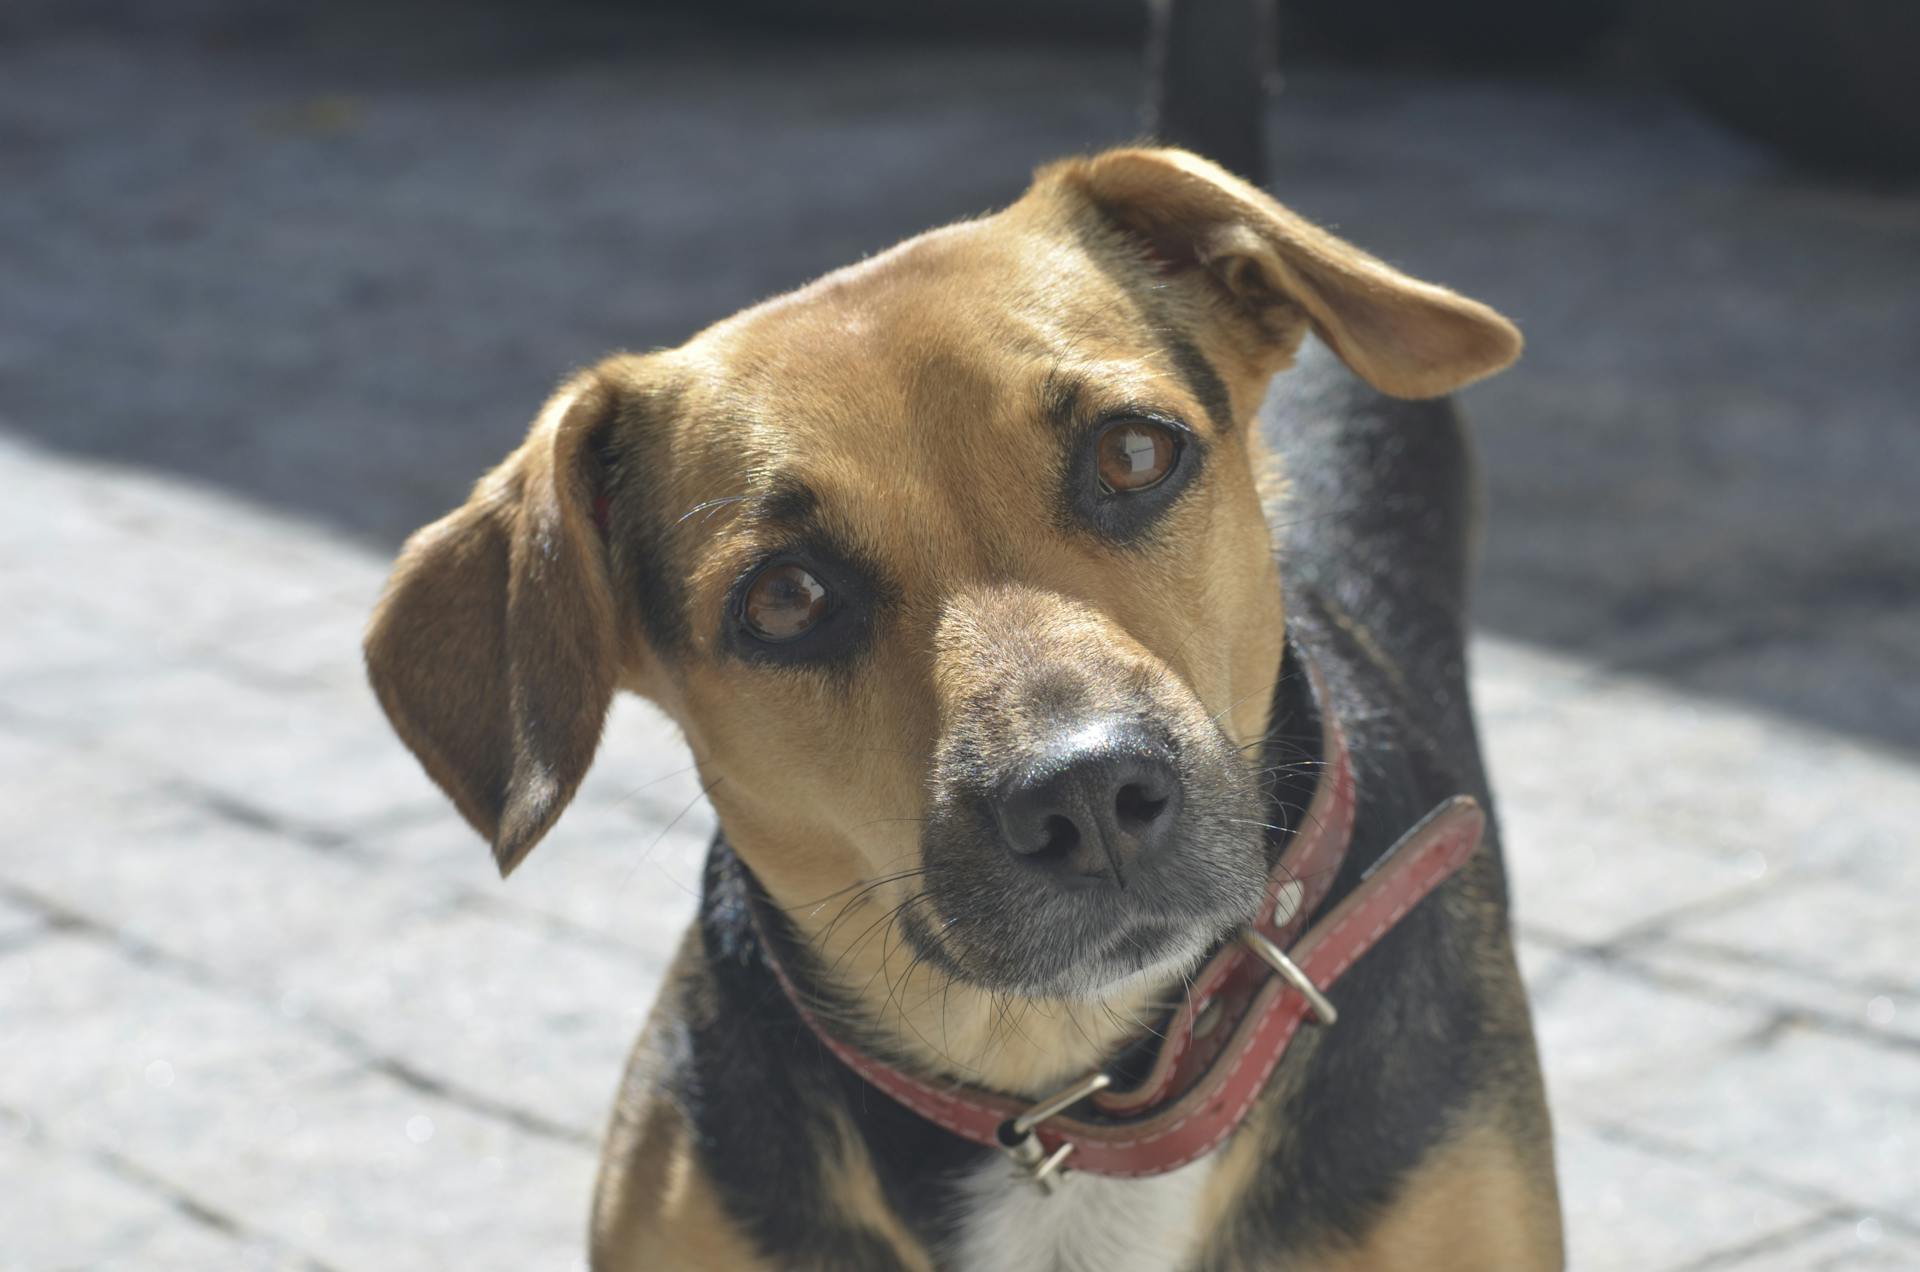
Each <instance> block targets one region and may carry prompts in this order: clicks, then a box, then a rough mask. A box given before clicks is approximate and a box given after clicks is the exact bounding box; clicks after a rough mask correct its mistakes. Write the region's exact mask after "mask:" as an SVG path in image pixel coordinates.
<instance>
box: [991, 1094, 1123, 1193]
mask: <svg viewBox="0 0 1920 1272" xmlns="http://www.w3.org/2000/svg"><path fill="white" fill-rule="evenodd" d="M1112 1085H1113V1079H1112V1078H1111V1077H1110V1076H1108V1075H1107V1074H1104V1073H1089V1074H1088V1075H1087V1076H1086V1077H1084V1078H1081V1079H1080V1080H1079V1081H1078V1082H1075V1083H1074V1084H1073V1085H1072V1086H1068V1087H1062V1088H1061V1089H1060V1090H1058V1091H1055V1092H1054V1093H1053V1094H1052V1095H1050V1096H1048V1097H1047V1098H1046V1099H1044V1100H1041V1101H1040V1102H1039V1103H1038V1104H1035V1105H1033V1106H1032V1107H1031V1108H1029V1109H1028V1110H1027V1111H1026V1112H1024V1113H1021V1114H1019V1115H1018V1116H1016V1117H1011V1118H1008V1119H1007V1120H1006V1121H1005V1122H1004V1123H1002V1124H1001V1127H1000V1145H1001V1147H1002V1148H1003V1149H1004V1150H1005V1152H1006V1154H1007V1156H1008V1157H1010V1158H1012V1159H1013V1161H1014V1164H1015V1165H1017V1166H1019V1167H1020V1168H1021V1169H1023V1170H1025V1171H1026V1172H1027V1174H1028V1176H1029V1177H1030V1178H1031V1179H1032V1180H1033V1182H1034V1183H1036V1184H1038V1185H1039V1186H1040V1191H1041V1192H1044V1193H1049V1194H1051V1193H1052V1192H1053V1191H1054V1189H1056V1188H1058V1187H1059V1186H1060V1181H1061V1179H1063V1178H1065V1176H1066V1174H1067V1170H1066V1167H1064V1166H1062V1165H1061V1163H1062V1162H1064V1161H1066V1160H1067V1154H1069V1153H1071V1152H1072V1151H1073V1141H1071V1140H1067V1141H1065V1142H1063V1143H1062V1144H1061V1145H1060V1146H1059V1147H1058V1148H1056V1149H1054V1150H1053V1152H1051V1153H1049V1152H1047V1151H1046V1149H1045V1148H1044V1147H1043V1146H1042V1145H1041V1143H1040V1141H1039V1139H1038V1138H1037V1137H1036V1136H1035V1135H1034V1133H1033V1128H1034V1127H1036V1126H1038V1125H1040V1123H1042V1122H1044V1121H1046V1120H1047V1119H1048V1118H1050V1117H1055V1116H1057V1115H1059V1114H1060V1113H1062V1112H1064V1111H1065V1110H1066V1109H1068V1108H1071V1107H1072V1106H1073V1105H1075V1104H1078V1103H1079V1102H1080V1101H1082V1100H1084V1099H1086V1098H1087V1097H1088V1096H1090V1095H1092V1094H1093V1093H1094V1092H1096V1091H1104V1090H1106V1089H1107V1088H1108V1087H1110V1086H1112Z"/></svg>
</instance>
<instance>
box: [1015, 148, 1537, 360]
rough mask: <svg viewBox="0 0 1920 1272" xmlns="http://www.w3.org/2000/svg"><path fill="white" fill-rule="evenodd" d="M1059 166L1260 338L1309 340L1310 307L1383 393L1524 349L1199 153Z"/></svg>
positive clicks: (1340, 349) (1462, 300) (1324, 333)
mask: <svg viewBox="0 0 1920 1272" xmlns="http://www.w3.org/2000/svg"><path fill="white" fill-rule="evenodd" d="M1053 171H1054V173H1057V174H1058V176H1059V177H1060V178H1061V179H1063V180H1065V181H1067V182H1069V183H1071V184H1074V185H1077V186H1078V187H1079V188H1080V189H1081V191H1082V192H1083V193H1084V194H1085V196H1086V197H1088V198H1089V199H1091V201H1092V202H1093V203H1094V204H1095V205H1096V206H1097V207H1098V208H1099V209H1100V210H1101V211H1102V212H1103V213H1104V214H1105V215H1106V216H1107V217H1108V218H1109V219H1110V220H1112V221H1113V222H1114V223H1116V224H1117V225H1119V226H1120V227H1121V228H1122V229H1124V230H1126V231H1128V232H1130V233H1131V234H1133V235H1136V236H1138V238H1139V239H1140V240H1142V241H1143V243H1144V246H1145V247H1146V249H1147V251H1148V253H1149V254H1150V255H1151V257H1152V258H1153V259H1154V262H1155V264H1156V265H1157V266H1159V267H1160V268H1163V269H1169V270H1179V269H1183V268H1194V269H1199V270H1204V271H1206V273H1207V274H1208V275H1210V276H1211V278H1212V281H1213V283H1214V285H1215V287H1216V289H1217V290H1218V291H1219V292H1220V293H1222V294H1223V298H1224V300H1225V301H1226V303H1227V304H1228V305H1230V306H1231V307H1232V310H1233V311H1235V312H1236V313H1237V314H1238V315H1240V316H1241V317H1243V318H1244V319H1246V320H1247V321H1249V322H1251V323H1252V324H1253V329H1254V331H1255V334H1256V337H1267V338H1271V339H1274V340H1279V339H1283V338H1288V337H1289V335H1290V338H1291V339H1293V340H1297V339H1298V334H1299V330H1300V316H1301V315H1302V314H1304V316H1305V318H1306V319H1307V321H1309V322H1310V323H1311V324H1312V326H1313V329H1314V331H1315V332H1317V333H1318V334H1319V336H1320V338H1321V339H1322V340H1324V341H1325V342H1326V343H1327V344H1328V345H1329V346H1330V347H1331V348H1332V349H1333V351H1334V352H1335V353H1337V354H1338V355H1339V356H1340V359H1341V360H1342V361H1343V362H1345V363H1346V364H1347V366H1349V367H1350V368H1352V369H1353V371H1354V372H1355V374H1357V375H1359V376H1360V377H1361V378H1362V379H1364V380H1365V381H1367V383H1369V384H1371V385H1373V387H1375V388H1376V389H1379V390H1380V391H1381V392H1382V393H1387V394H1391V395H1392V396H1394V397H1406V398H1421V397H1436V396H1438V395H1440V394H1442V393H1449V392H1452V391H1453V390H1454V389H1457V388H1459V387H1461V386H1462V385H1465V384H1470V383H1472V382H1473V381H1475V380H1478V379H1480V378H1481V377H1483V376H1488V375H1492V374H1493V373H1494V372H1496V371H1499V370H1501V369H1502V368H1504V367H1506V366H1507V365H1508V364H1510V363H1511V362H1513V360H1514V359H1515V358H1517V357H1519V356H1520V345H1521V339H1520V333H1519V331H1518V330H1516V329H1515V328H1514V326H1513V324H1512V323H1510V322H1508V321H1507V320H1506V319H1505V318H1503V317H1501V316H1500V315H1499V314H1497V313H1495V312H1494V311H1493V310H1492V309H1489V308H1488V307H1487V306H1485V305H1482V304H1480V303H1479V302H1477V301H1473V300H1468V299H1467V298H1466V297H1464V296H1460V295H1456V294H1455V293H1453V292H1450V291H1448V290H1447V289H1446V288H1444V287H1436V286H1434V285H1433V284H1431V283H1423V282H1420V281H1419V280H1417V279H1413V278H1409V277H1407V276H1406V275H1405V274H1402V273H1400V272H1399V271H1398V270H1396V269H1394V268H1392V267H1391V266H1389V265H1387V264H1385V263H1383V262H1381V261H1379V260H1376V259H1374V258H1373V257H1371V256H1369V255H1367V254H1366V253H1365V252H1362V251H1360V250H1359V249H1358V248H1356V247H1354V246H1352V245H1351V244H1349V243H1346V242H1344V241H1342V240H1341V239H1339V238H1336V237H1335V236H1334V235H1332V234H1329V233H1327V232H1326V231H1325V230H1323V229H1321V228H1319V227H1318V226H1316V225H1313V224H1311V223H1310V222H1308V221H1306V220H1305V219H1303V218H1301V217H1300V216H1298V215H1296V214H1295V213H1293V212H1291V211H1289V210H1288V209H1286V208H1285V207H1282V206H1281V205H1280V204H1279V203H1277V202H1275V201H1274V200H1273V199H1272V198H1270V197H1268V196H1267V195H1266V194H1265V193H1264V192H1262V191H1260V190H1258V189H1256V188H1255V187H1253V186H1251V185H1248V184H1247V183H1246V182H1245V181H1242V180H1240V179H1239V178H1238V177H1235V176H1233V175H1232V174H1231V173H1229V172H1227V171H1226V170H1225V169H1224V168H1221V167H1219V166H1218V165H1216V164H1213V163H1209V162H1208V161H1207V160H1205V159H1202V158H1200V157H1199V156H1197V155H1193V154H1189V153H1187V152H1186V151H1183V150H1113V151H1108V152H1107V153H1105V154H1102V155H1096V156H1094V157H1093V158H1091V159H1081V160H1070V161H1068V162H1067V163H1066V164H1063V165H1059V166H1058V167H1057V168H1055V169H1054V170H1053ZM1284 352H1286V353H1291V352H1292V348H1291V345H1289V346H1288V347H1287V348H1286V349H1285V350H1284Z"/></svg>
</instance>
